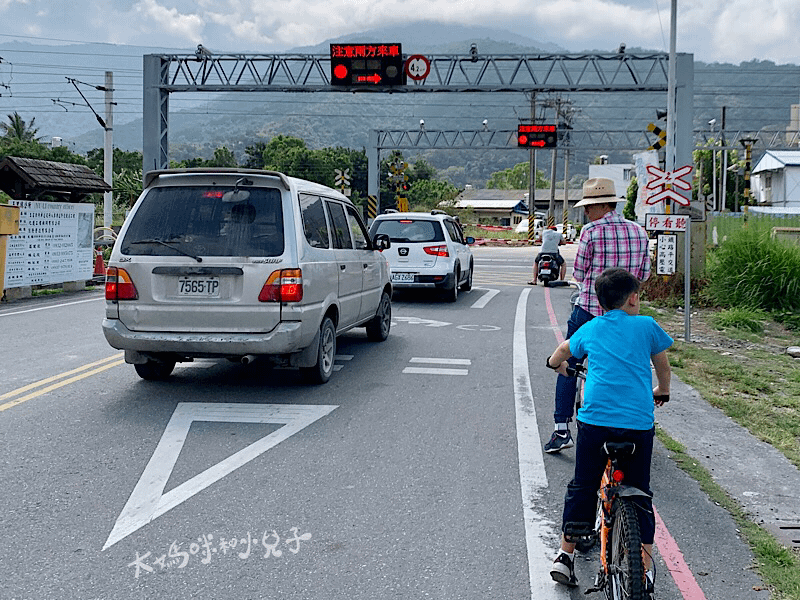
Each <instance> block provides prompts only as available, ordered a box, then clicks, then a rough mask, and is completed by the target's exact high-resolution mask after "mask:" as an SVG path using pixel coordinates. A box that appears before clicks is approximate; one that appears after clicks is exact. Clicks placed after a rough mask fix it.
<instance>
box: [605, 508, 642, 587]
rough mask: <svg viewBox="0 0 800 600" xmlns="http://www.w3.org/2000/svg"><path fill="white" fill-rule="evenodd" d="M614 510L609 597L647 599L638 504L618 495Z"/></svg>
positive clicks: (609, 558) (607, 583)
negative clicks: (637, 513)
mask: <svg viewBox="0 0 800 600" xmlns="http://www.w3.org/2000/svg"><path fill="white" fill-rule="evenodd" d="M611 510H612V525H611V532H610V534H609V535H610V537H611V539H610V540H609V544H608V548H607V552H608V556H607V559H608V570H609V573H608V578H607V579H606V597H607V598H609V600H647V593H646V591H645V587H644V564H643V563H642V536H641V534H640V532H639V519H638V517H637V515H636V506H634V504H633V503H632V502H631V501H630V500H626V499H625V498H616V499H615V500H614V504H613V506H612V508H611Z"/></svg>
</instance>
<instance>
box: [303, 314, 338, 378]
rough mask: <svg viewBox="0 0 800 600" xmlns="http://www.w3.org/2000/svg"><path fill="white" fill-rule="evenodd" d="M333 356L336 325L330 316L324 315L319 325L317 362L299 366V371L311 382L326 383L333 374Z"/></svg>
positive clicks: (334, 355) (334, 353) (334, 354)
mask: <svg viewBox="0 0 800 600" xmlns="http://www.w3.org/2000/svg"><path fill="white" fill-rule="evenodd" d="M335 358H336V327H335V326H334V325H333V321H331V319H330V317H325V318H324V319H322V325H320V327H319V347H318V348H317V364H316V365H314V366H313V367H301V368H300V372H301V373H303V375H304V376H305V377H306V378H307V379H308V380H309V381H311V382H312V383H327V382H328V380H329V379H330V378H331V375H332V374H333V361H334V359H335Z"/></svg>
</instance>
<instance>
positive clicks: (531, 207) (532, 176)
mask: <svg viewBox="0 0 800 600" xmlns="http://www.w3.org/2000/svg"><path fill="white" fill-rule="evenodd" d="M534 123H536V92H531V124H534ZM528 167H529V168H528V170H529V171H530V173H529V174H528V243H529V244H531V245H533V241H534V238H535V235H536V234H535V233H534V230H533V222H534V221H535V219H536V215H535V214H534V213H535V212H536V148H533V147H532V148H531V149H530V157H529V161H528Z"/></svg>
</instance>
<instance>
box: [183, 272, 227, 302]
mask: <svg viewBox="0 0 800 600" xmlns="http://www.w3.org/2000/svg"><path fill="white" fill-rule="evenodd" d="M178 296H193V297H200V298H219V277H181V278H180V279H178Z"/></svg>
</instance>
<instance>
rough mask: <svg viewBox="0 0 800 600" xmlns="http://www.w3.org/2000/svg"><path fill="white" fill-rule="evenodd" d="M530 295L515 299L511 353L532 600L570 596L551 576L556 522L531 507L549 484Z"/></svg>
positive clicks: (523, 291) (526, 294)
mask: <svg viewBox="0 0 800 600" xmlns="http://www.w3.org/2000/svg"><path fill="white" fill-rule="evenodd" d="M529 295H530V289H527V288H526V289H524V290H522V293H521V294H520V296H519V301H518V302H517V311H516V315H515V318H514V341H513V355H512V363H513V366H512V370H513V376H514V403H515V405H516V421H517V452H518V453H519V480H520V486H521V491H522V517H523V519H524V521H525V541H526V545H527V549H528V575H529V577H530V584H531V599H532V600H551V599H558V600H562V599H564V600H566V599H567V598H569V597H570V596H569V592H568V591H567V589H566V588H565V587H563V586H558V585H557V584H556V583H555V582H554V581H553V579H552V578H551V577H550V565H551V564H552V561H553V557H554V555H555V548H556V545H555V541H556V540H557V539H558V533H557V525H556V524H555V523H553V522H552V521H551V520H550V519H548V518H547V517H546V516H545V515H543V514H541V513H540V512H537V508H536V507H535V506H534V504H535V503H536V501H538V500H539V499H540V498H541V494H542V490H543V489H544V488H546V487H547V485H548V483H547V473H546V472H545V470H544V453H543V451H542V440H541V439H540V437H539V427H538V424H537V421H536V407H535V406H534V404H533V391H532V390H531V377H530V372H529V370H528V368H529V367H528V364H529V363H528V345H527V339H526V335H525V327H526V321H527V305H528V296H529Z"/></svg>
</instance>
